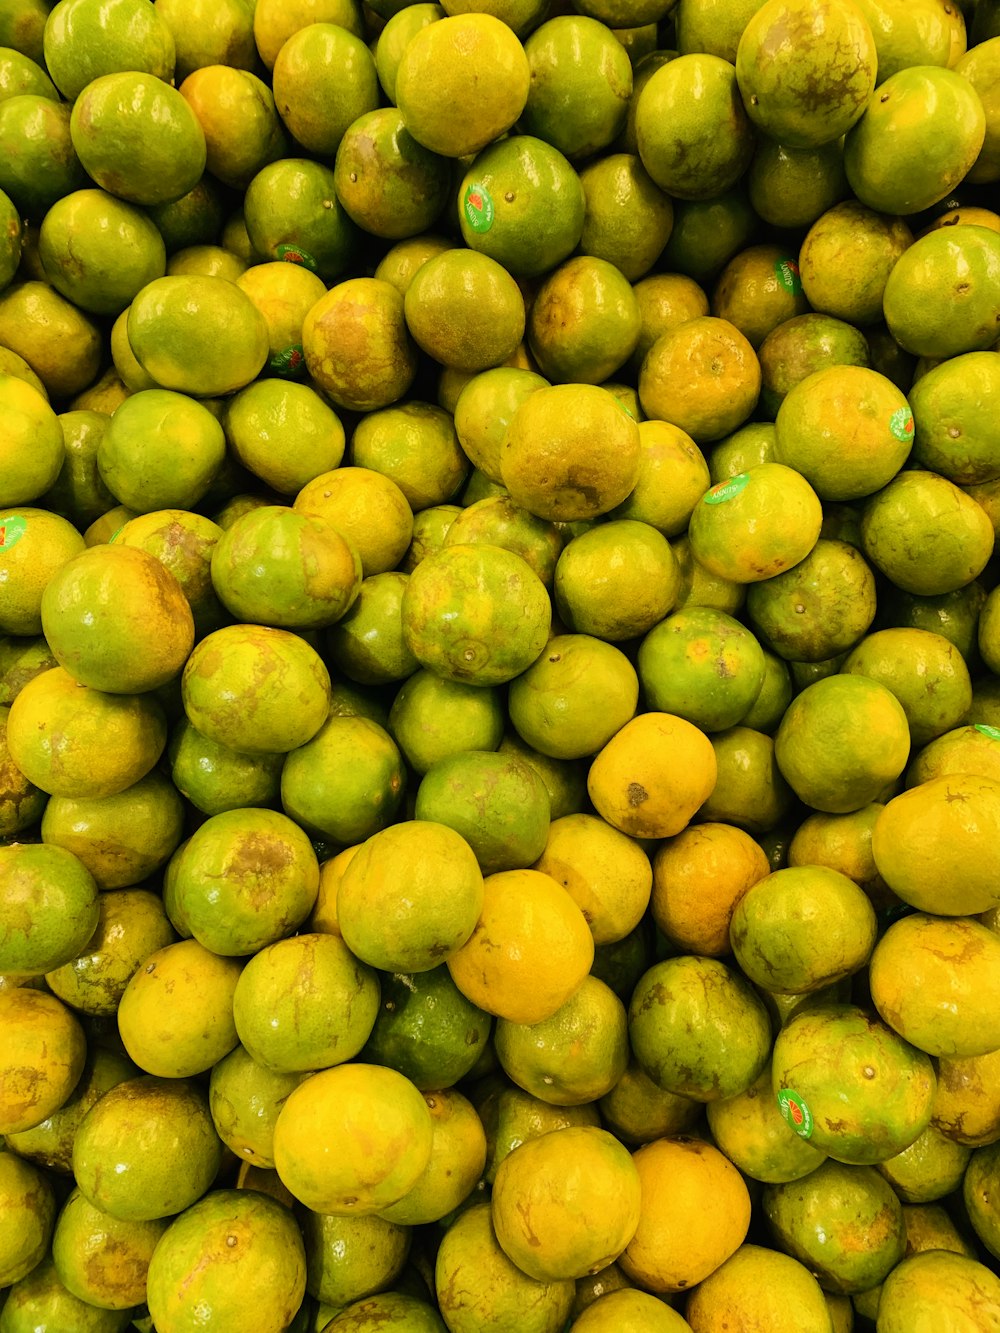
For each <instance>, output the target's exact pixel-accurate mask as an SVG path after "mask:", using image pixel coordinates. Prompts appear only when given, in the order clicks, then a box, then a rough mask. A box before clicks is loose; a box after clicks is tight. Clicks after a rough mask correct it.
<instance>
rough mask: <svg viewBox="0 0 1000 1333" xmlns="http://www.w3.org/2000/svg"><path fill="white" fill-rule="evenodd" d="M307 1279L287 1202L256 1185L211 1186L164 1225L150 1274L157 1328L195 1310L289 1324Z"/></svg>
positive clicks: (174, 1326) (175, 1326)
mask: <svg viewBox="0 0 1000 1333" xmlns="http://www.w3.org/2000/svg"><path fill="white" fill-rule="evenodd" d="M305 1286H306V1264H305V1249H304V1246H303V1243H302V1235H301V1233H300V1231H299V1227H298V1224H297V1223H296V1221H295V1218H294V1216H293V1215H292V1213H291V1212H290V1210H289V1209H288V1208H286V1207H285V1206H284V1205H283V1204H281V1203H278V1202H277V1201H276V1200H275V1199H272V1198H270V1197H268V1196H267V1195H266V1194H261V1193H259V1192H257V1191H256V1190H230V1189H219V1190H212V1191H210V1192H209V1193H208V1194H206V1195H205V1197H204V1198H203V1199H199V1200H198V1202H197V1203H195V1204H192V1206H191V1207H190V1208H188V1209H186V1210H185V1211H184V1212H183V1213H182V1214H181V1216H180V1217H178V1218H175V1219H174V1221H173V1222H171V1224H170V1226H169V1227H168V1228H167V1230H166V1231H165V1232H164V1234H163V1236H162V1238H161V1239H160V1241H159V1243H158V1245H157V1246H156V1249H155V1251H154V1253H153V1257H152V1259H151V1260H150V1264H149V1271H148V1274H147V1294H146V1300H147V1303H148V1305H149V1310H150V1315H151V1316H152V1318H153V1319H155V1321H156V1327H157V1329H162V1330H163V1333H181V1330H182V1329H183V1328H184V1327H185V1325H187V1326H189V1327H190V1323H191V1320H192V1318H197V1319H208V1320H210V1321H211V1322H213V1323H220V1324H228V1325H232V1324H237V1325H238V1324H240V1323H242V1322H244V1321H246V1320H248V1319H253V1320H254V1321H255V1322H256V1323H257V1324H258V1326H259V1327H260V1328H261V1330H264V1329H267V1330H268V1333H270V1330H275V1331H276V1330H278V1329H280V1328H282V1327H287V1326H288V1322H289V1320H291V1319H292V1317H293V1316H294V1314H295V1312H296V1311H297V1310H298V1308H299V1306H300V1305H301V1303H302V1297H303V1296H304V1295H305Z"/></svg>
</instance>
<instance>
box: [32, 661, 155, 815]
mask: <svg viewBox="0 0 1000 1333" xmlns="http://www.w3.org/2000/svg"><path fill="white" fill-rule="evenodd" d="M7 744H8V746H9V747H10V752H11V756H12V758H13V759H14V762H15V763H16V764H17V766H18V768H20V769H21V771H22V772H23V773H24V774H25V775H26V776H27V777H28V778H29V779H30V780H31V781H32V782H34V783H35V784H36V786H39V787H41V788H42V790H43V791H47V792H49V793H50V794H52V795H55V796H73V797H75V796H94V797H96V796H114V795H116V794H117V793H118V792H122V791H124V790H125V789H126V788H127V787H131V786H132V785H133V784H134V783H136V782H138V781H139V779H140V778H142V777H145V775H146V774H147V773H148V772H149V770H150V769H151V768H152V767H153V765H154V764H155V763H156V761H157V760H158V759H159V757H160V755H161V754H162V752H163V747H164V745H165V744H166V719H165V717H164V715H163V710H162V709H161V708H160V706H159V704H158V703H157V702H156V700H155V699H154V698H152V697H151V696H150V695H148V694H106V693H104V692H103V691H101V690H97V689H92V688H90V687H89V686H87V685H82V684H80V682H79V681H76V680H74V679H73V677H72V676H71V675H70V674H69V672H68V671H65V670H64V669H63V668H62V667H53V668H52V669H51V670H50V671H45V672H42V673H41V675H38V676H36V677H35V678H34V679H33V680H31V681H29V682H28V684H27V685H26V686H25V687H24V689H23V690H21V692H20V693H19V694H18V696H17V698H16V699H15V700H14V703H13V704H12V705H11V714H10V719H9V720H8V727H7Z"/></svg>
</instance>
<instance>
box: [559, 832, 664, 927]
mask: <svg viewBox="0 0 1000 1333" xmlns="http://www.w3.org/2000/svg"><path fill="white" fill-rule="evenodd" d="M533 868H534V869H535V870H541V871H543V872H544V873H545V874H547V875H551V876H552V878H553V879H554V880H556V881H557V882H558V883H560V884H562V886H563V887H564V888H565V889H566V890H567V892H568V893H569V894H570V896H571V897H572V898H573V899H574V901H575V902H576V903H577V904H578V906H579V907H580V910H581V911H582V912H583V914H584V916H585V917H586V918H587V923H588V925H589V926H590V930H591V934H592V935H593V936H594V943H595V944H608V943H611V942H612V941H614V940H621V939H624V938H625V936H626V935H627V934H628V933H629V932H630V931H631V930H634V929H635V927H636V926H637V925H638V924H639V922H640V921H641V920H642V917H643V914H644V913H645V911H646V908H647V906H648V905H649V897H650V891H651V888H652V881H653V874H652V868H651V867H650V864H649V857H648V856H647V855H646V853H645V851H644V850H643V849H642V847H641V846H640V844H639V843H638V842H636V840H635V839H634V838H629V837H628V836H627V835H626V834H624V833H621V832H619V830H618V829H615V828H612V826H611V825H610V824H608V823H606V822H605V821H604V820H603V819H599V818H597V817H596V816H594V815H588V814H572V815H564V816H563V817H562V818H559V819H554V820H552V822H551V823H550V825H549V830H548V837H547V839H546V843H545V850H544V851H543V852H542V854H541V856H540V857H539V859H538V860H537V861H536V862H535V864H534V867H533Z"/></svg>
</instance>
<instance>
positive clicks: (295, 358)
mask: <svg viewBox="0 0 1000 1333" xmlns="http://www.w3.org/2000/svg"><path fill="white" fill-rule="evenodd" d="M304 360H305V353H304V352H303V350H302V344H301V343H292V345H291V347H286V348H285V350H284V351H283V352H275V354H274V356H272V357H271V359H270V361H269V362H268V365H269V366H270V367H271V369H272V370H273V371H274V373H275V374H276V375H285V376H290V375H298V374H299V372H300V371H301V370H302V363H303V361H304Z"/></svg>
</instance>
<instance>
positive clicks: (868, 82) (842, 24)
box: [736, 0, 877, 148]
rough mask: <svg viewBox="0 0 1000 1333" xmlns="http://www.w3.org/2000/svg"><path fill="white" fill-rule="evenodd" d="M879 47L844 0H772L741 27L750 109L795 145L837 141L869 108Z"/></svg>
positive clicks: (740, 70)
mask: <svg viewBox="0 0 1000 1333" xmlns="http://www.w3.org/2000/svg"><path fill="white" fill-rule="evenodd" d="M876 65H877V51H876V46H875V39H874V37H873V36H872V31H871V28H870V27H869V26H868V22H867V20H866V19H865V18H864V16H863V14H862V13H861V12H860V11H859V10H858V9H857V8H856V7H855V6H854V5H853V4H851V3H845V0H767V3H766V4H764V5H762V6H761V7H760V8H759V9H758V10H757V12H756V13H755V14H753V15H752V16H751V18H750V20H749V22H748V23H747V25H746V27H745V28H744V29H743V33H742V35H741V37H740V41H739V46H738V47H737V51H736V77H737V79H738V80H739V88H740V93H741V94H742V96H743V101H744V103H745V105H746V109H747V114H748V115H749V117H750V119H751V120H752V121H753V123H754V124H755V125H756V126H757V127H758V128H759V129H761V130H763V131H764V133H765V134H768V135H770V136H771V137H772V138H773V139H776V140H777V141H778V142H779V143H781V144H788V145H789V146H790V147H792V148H817V147H821V146H822V145H823V144H828V143H834V142H835V141H836V140H837V139H839V138H840V136H841V135H842V134H844V133H846V132H847V131H848V130H849V129H850V128H851V126H852V125H854V124H855V122H856V121H857V120H858V119H859V117H860V116H861V115H862V114H863V113H864V110H865V107H866V105H867V103H868V99H869V97H870V96H871V93H872V90H873V89H874V87H875V70H876Z"/></svg>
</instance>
